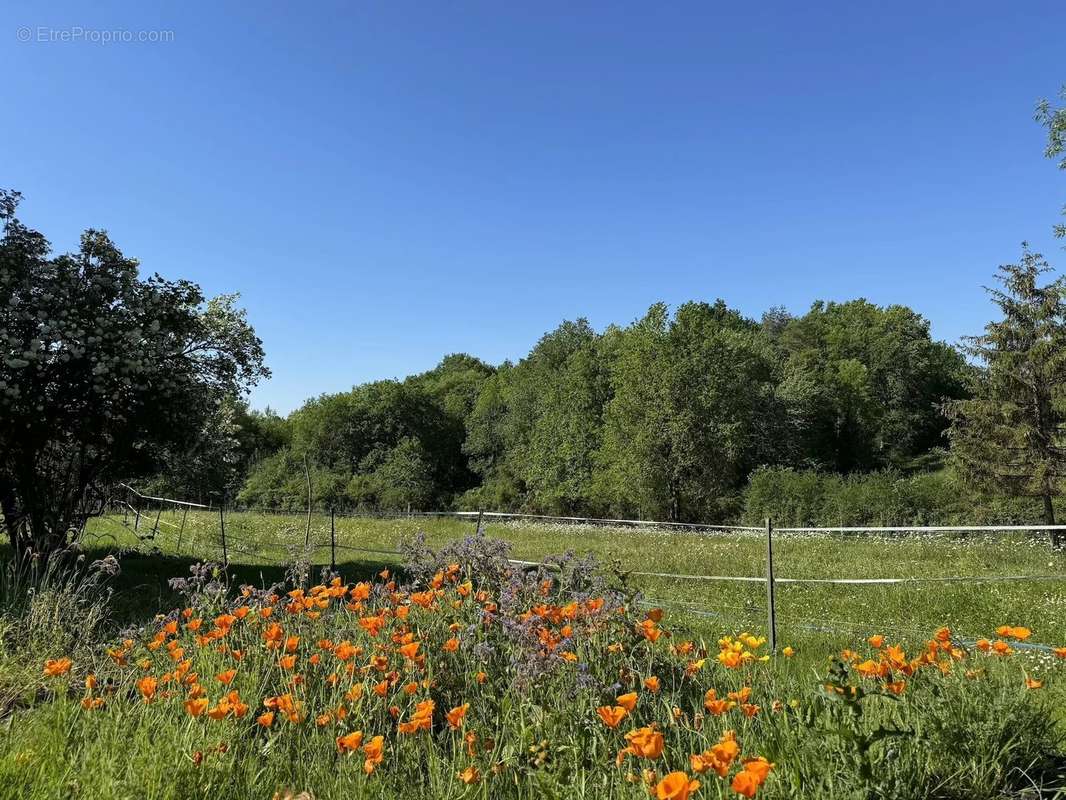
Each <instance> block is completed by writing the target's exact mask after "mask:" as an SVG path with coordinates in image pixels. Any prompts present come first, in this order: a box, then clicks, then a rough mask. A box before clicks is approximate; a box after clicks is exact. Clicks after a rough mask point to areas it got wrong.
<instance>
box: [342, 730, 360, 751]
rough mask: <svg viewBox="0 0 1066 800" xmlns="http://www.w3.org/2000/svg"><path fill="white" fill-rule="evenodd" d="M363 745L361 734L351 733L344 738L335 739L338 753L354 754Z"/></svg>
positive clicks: (357, 732) (358, 732)
mask: <svg viewBox="0 0 1066 800" xmlns="http://www.w3.org/2000/svg"><path fill="white" fill-rule="evenodd" d="M362 744H363V732H362V731H352V732H351V733H348V734H345V735H344V736H338V737H337V752H338V753H354V752H355V751H356V750H358V749H359V748H360V747H361V746H362Z"/></svg>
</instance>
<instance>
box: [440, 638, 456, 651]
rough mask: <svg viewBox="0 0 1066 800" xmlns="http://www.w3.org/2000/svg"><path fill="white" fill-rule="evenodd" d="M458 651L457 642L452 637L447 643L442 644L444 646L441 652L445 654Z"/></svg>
mask: <svg viewBox="0 0 1066 800" xmlns="http://www.w3.org/2000/svg"><path fill="white" fill-rule="evenodd" d="M458 649H459V640H458V639H456V638H455V637H454V636H453V637H452V638H451V639H449V640H448V641H446V642H445V643H444V646H443V647H441V650H443V651H444V652H445V653H454V652H455V651H456V650H458Z"/></svg>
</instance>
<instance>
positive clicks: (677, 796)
mask: <svg viewBox="0 0 1066 800" xmlns="http://www.w3.org/2000/svg"><path fill="white" fill-rule="evenodd" d="M699 788H700V782H699V781H695V780H691V779H690V778H689V776H688V775H687V774H686V773H684V772H671V773H669V774H668V775H666V776H664V777H663V779H662V780H661V781H659V782H658V783H657V784H656V785H655V797H656V798H657V800H688V797H689V795H691V794H692V793H693V792H695V791H696V790H697V789H699Z"/></svg>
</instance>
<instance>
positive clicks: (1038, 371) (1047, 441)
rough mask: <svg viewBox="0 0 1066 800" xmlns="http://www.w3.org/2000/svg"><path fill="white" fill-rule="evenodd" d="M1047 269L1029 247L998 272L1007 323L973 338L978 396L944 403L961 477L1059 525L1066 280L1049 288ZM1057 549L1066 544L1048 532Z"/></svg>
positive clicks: (1065, 442)
mask: <svg viewBox="0 0 1066 800" xmlns="http://www.w3.org/2000/svg"><path fill="white" fill-rule="evenodd" d="M1050 269H1051V268H1050V267H1049V266H1048V264H1047V262H1046V261H1045V260H1044V259H1043V257H1042V256H1040V255H1039V254H1037V253H1032V252H1030V251H1029V249H1028V246H1026V245H1024V244H1023V252H1022V259H1021V263H1019V264H1007V265H1004V266H1001V267H1000V268H999V272H998V274H997V279H998V281H999V283H1000V288H986V291H988V293H989V295H990V296H991V297H992V299H993V301H994V302H995V304H996V305H997V306H999V308H1000V311H1001V312H1002V314H1003V318H1002V319H1001V320H998V321H994V322H990V323H989V324H988V325H987V326H985V332H984V334H983V335H981V336H973V337H968V338H967V339H966V343H965V348H964V349H965V350H966V352H967V353H969V354H970V355H971V356H973V357H975V358H976V359H977V360H978V361H979V362H981V364H982V365H983V369H981V370H978V371H976V372H975V376H974V382H973V395H972V397H971V398H969V399H965V400H954V401H951V402H949V403H947V404H946V409H945V410H946V412H947V414H948V417H949V419H950V420H951V427H950V428H949V430H948V435H949V437H950V439H951V445H952V454H953V456H954V460H955V463H956V466H957V468H958V470H959V472H960V474H961V475H962V477H963V478H964V479H965V480H967V481H968V482H970V483H971V484H973V485H975V486H977V487H979V488H981V489H984V490H986V491H989V492H992V493H996V494H1008V495H1011V496H1015V497H1032V498H1036V499H1039V500H1041V501H1042V503H1043V517H1044V522H1045V523H1046V524H1048V525H1054V524H1055V508H1054V505H1053V501H1054V498H1055V497H1056V496H1058V495H1059V494H1061V493H1062V491H1063V487H1064V485H1066V278H1057V279H1055V280H1053V281H1051V282H1050V283H1047V284H1045V285H1043V286H1040V285H1039V280H1040V276H1041V275H1042V274H1044V273H1046V272H1049V271H1050ZM1050 535H1051V542H1052V545H1053V546H1055V547H1058V546H1059V545H1060V542H1061V537H1060V536H1059V535H1058V532H1057V531H1053V532H1050Z"/></svg>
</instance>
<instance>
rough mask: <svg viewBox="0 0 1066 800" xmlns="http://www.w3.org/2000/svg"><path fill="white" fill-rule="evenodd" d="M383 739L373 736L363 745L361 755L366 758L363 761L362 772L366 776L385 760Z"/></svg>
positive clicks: (382, 737)
mask: <svg viewBox="0 0 1066 800" xmlns="http://www.w3.org/2000/svg"><path fill="white" fill-rule="evenodd" d="M384 753H385V737H384V736H375V737H374V738H373V739H371V740H370V741H369V742H367V743H366V744H364V745H363V755H364V756H366V758H365V760H364V761H363V772H365V773H366V774H367V775H369V774H370V773H372V772H373V771H374V769H375V768H376V767H377V766H378V764H380V763H381V762H382V761H383V760H384V758H385V755H384Z"/></svg>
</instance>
